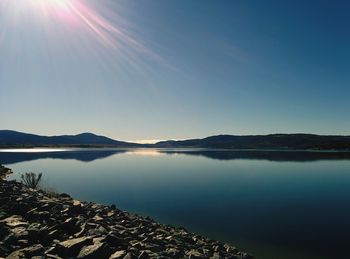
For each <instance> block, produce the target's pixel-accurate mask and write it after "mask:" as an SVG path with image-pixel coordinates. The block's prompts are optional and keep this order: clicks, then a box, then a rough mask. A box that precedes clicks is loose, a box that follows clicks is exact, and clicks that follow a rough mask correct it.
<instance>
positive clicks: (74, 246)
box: [55, 237, 92, 256]
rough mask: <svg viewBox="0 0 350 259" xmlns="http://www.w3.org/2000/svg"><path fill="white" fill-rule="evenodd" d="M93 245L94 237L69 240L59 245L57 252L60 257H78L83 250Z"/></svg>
mask: <svg viewBox="0 0 350 259" xmlns="http://www.w3.org/2000/svg"><path fill="white" fill-rule="evenodd" d="M90 244H92V237H78V238H74V239H68V240H65V241H63V242H60V243H58V244H57V246H56V249H55V252H57V254H58V255H60V256H76V255H77V254H78V253H79V252H80V250H81V248H82V247H83V246H86V245H90Z"/></svg>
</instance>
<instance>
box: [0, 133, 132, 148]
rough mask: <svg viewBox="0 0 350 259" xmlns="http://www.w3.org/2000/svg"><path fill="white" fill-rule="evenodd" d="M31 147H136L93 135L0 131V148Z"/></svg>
mask: <svg viewBox="0 0 350 259" xmlns="http://www.w3.org/2000/svg"><path fill="white" fill-rule="evenodd" d="M13 146H16V147H31V146H113V147H136V146H139V145H138V144H136V143H129V142H123V141H117V140H114V139H111V138H107V137H104V136H99V135H95V134H93V133H82V134H78V135H62V136H40V135H34V134H28V133H23V132H18V131H12V130H0V147H13Z"/></svg>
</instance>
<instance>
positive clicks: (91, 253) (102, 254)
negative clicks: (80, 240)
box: [77, 242, 111, 259]
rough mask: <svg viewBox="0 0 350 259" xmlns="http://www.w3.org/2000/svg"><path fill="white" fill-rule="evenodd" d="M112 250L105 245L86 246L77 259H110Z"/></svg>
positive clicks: (98, 243)
mask: <svg viewBox="0 0 350 259" xmlns="http://www.w3.org/2000/svg"><path fill="white" fill-rule="evenodd" d="M110 254H111V250H110V249H109V247H108V246H107V245H106V244H104V243H100V242H97V243H94V244H93V245H89V246H84V247H83V248H82V249H81V251H80V253H79V254H78V257H77V258H84V259H93V258H108V257H109V256H110Z"/></svg>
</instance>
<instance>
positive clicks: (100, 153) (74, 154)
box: [0, 149, 126, 164]
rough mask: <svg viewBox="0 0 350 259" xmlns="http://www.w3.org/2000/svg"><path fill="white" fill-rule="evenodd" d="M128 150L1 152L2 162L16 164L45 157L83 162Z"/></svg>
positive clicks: (0, 162)
mask: <svg viewBox="0 0 350 259" xmlns="http://www.w3.org/2000/svg"><path fill="white" fill-rule="evenodd" d="M125 152H126V150H102V149H101V150H94V149H91V150H90V149H86V150H63V151H62V150H60V151H50V152H28V150H26V151H25V152H13V151H11V152H0V164H15V163H19V162H25V161H33V160H38V159H44V158H52V159H74V160H78V161H81V162H91V161H94V160H97V159H103V158H107V157H109V156H112V155H115V154H121V153H125Z"/></svg>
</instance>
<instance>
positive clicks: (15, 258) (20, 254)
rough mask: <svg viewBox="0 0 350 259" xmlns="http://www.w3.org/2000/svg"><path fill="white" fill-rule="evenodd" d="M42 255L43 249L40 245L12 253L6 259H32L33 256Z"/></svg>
mask: <svg viewBox="0 0 350 259" xmlns="http://www.w3.org/2000/svg"><path fill="white" fill-rule="evenodd" d="M43 254H44V247H43V246H42V245H40V244H36V245H33V246H30V247H26V248H23V249H20V250H17V251H14V252H12V253H11V254H10V255H9V256H8V257H6V259H19V258H32V257H34V256H40V255H43Z"/></svg>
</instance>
